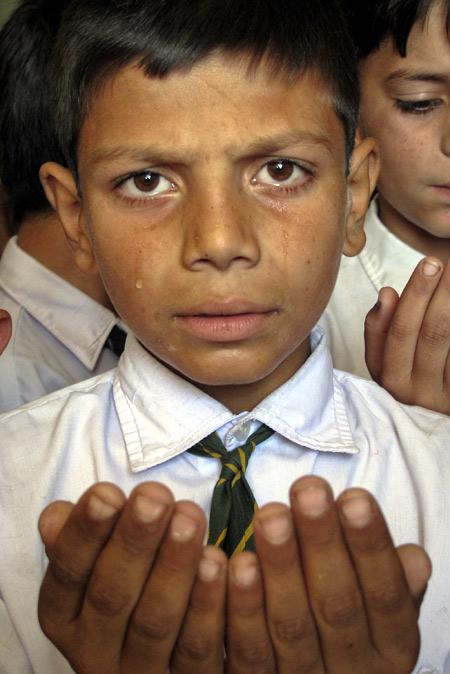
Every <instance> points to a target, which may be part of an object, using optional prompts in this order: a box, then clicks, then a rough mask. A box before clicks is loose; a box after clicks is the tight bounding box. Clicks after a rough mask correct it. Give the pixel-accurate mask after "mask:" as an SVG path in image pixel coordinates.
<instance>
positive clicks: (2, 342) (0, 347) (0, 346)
mask: <svg viewBox="0 0 450 674" xmlns="http://www.w3.org/2000/svg"><path fill="white" fill-rule="evenodd" d="M11 332H12V325H11V316H10V315H9V313H8V312H7V311H5V309H0V353H2V352H3V351H4V350H5V349H6V347H7V345H8V342H9V340H10V339H11Z"/></svg>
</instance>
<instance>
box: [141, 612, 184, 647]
mask: <svg viewBox="0 0 450 674" xmlns="http://www.w3.org/2000/svg"><path fill="white" fill-rule="evenodd" d="M174 624H175V621H174V620H173V619H171V618H170V617H169V616H165V617H164V619H163V618H162V617H161V616H158V615H156V614H155V613H153V614H147V615H145V616H143V615H140V616H135V618H134V619H133V620H132V622H131V625H130V629H131V630H132V632H133V634H134V635H135V636H137V637H138V638H139V639H142V640H145V641H155V642H163V641H166V640H167V639H168V638H169V636H170V635H171V633H172V629H173V628H172V625H174Z"/></svg>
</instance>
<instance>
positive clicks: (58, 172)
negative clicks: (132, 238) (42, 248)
mask: <svg viewBox="0 0 450 674" xmlns="http://www.w3.org/2000/svg"><path fill="white" fill-rule="evenodd" d="M39 177H40V179H41V183H42V187H43V188H44V191H45V194H46V196H47V199H48V200H49V202H50V204H51V205H52V206H53V208H54V209H55V211H56V212H57V214H58V217H59V219H60V221H61V224H62V226H63V228H64V231H65V233H66V237H67V240H68V242H69V245H70V247H71V248H72V251H73V255H74V260H75V263H76V265H77V267H78V268H79V269H80V270H81V271H82V272H84V273H85V274H94V273H97V267H96V263H95V258H94V255H93V251H92V246H91V243H90V240H89V237H88V235H87V233H86V231H85V229H84V227H83V225H82V222H81V218H80V213H81V208H80V206H81V202H80V197H79V194H78V189H77V185H76V183H75V180H74V177H73V175H72V173H71V171H69V169H67V168H65V167H64V166H61V165H60V164H56V163H55V162H47V163H45V164H43V165H42V166H41V169H40V171H39Z"/></svg>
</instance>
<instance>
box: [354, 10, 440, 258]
mask: <svg viewBox="0 0 450 674" xmlns="http://www.w3.org/2000/svg"><path fill="white" fill-rule="evenodd" d="M445 12H446V10H444V8H443V6H442V5H441V3H439V2H438V3H435V4H434V5H433V6H432V8H431V11H430V12H429V14H428V16H427V18H426V20H425V22H422V21H418V22H417V23H416V24H415V25H414V27H413V29H412V31H411V33H410V36H409V39H408V43H407V54H406V57H405V58H403V57H401V56H400V55H399V54H398V52H397V51H396V50H395V48H394V46H393V42H392V40H391V39H389V41H387V42H385V43H384V44H383V45H382V46H381V48H380V49H379V50H378V51H376V52H373V53H372V54H370V55H369V56H368V57H367V58H365V59H362V61H361V64H360V77H361V88H362V102H361V128H362V131H363V133H365V134H367V135H370V136H373V137H375V138H376V139H377V140H378V142H379V147H380V159H381V173H380V178H379V181H378V190H379V194H380V215H381V217H382V220H383V221H384V222H385V224H386V225H387V226H388V227H389V228H390V229H392V230H393V231H394V233H397V234H398V235H399V236H400V238H402V239H403V240H406V241H407V242H408V243H410V244H411V245H413V246H414V247H418V248H419V250H422V252H425V253H427V252H430V253H432V252H438V251H436V250H435V251H432V250H427V249H426V247H425V249H423V246H422V244H425V241H426V239H427V237H428V239H429V241H430V242H431V240H432V238H431V237H439V238H440V239H441V241H440V244H439V243H438V245H440V246H442V247H443V248H444V247H446V246H447V244H448V242H445V241H442V239H447V238H450V43H449V38H448V35H447V30H446V21H445V19H446V13H445ZM416 228H421V230H419V231H414V230H415V229H416ZM423 230H425V232H424V231H423ZM428 235H431V236H428Z"/></svg>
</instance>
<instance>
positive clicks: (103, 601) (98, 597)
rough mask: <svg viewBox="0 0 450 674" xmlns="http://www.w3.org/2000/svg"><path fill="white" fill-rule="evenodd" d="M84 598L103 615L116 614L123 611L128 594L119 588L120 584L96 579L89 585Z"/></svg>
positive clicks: (128, 599) (127, 600)
mask: <svg viewBox="0 0 450 674" xmlns="http://www.w3.org/2000/svg"><path fill="white" fill-rule="evenodd" d="M86 599H87V600H88V602H89V603H90V604H91V606H92V607H93V608H94V609H95V610H96V611H97V613H100V614H101V615H104V616H116V615H118V614H120V613H122V612H123V610H124V609H125V608H126V606H127V605H128V604H129V602H130V596H129V595H128V594H127V593H125V592H124V591H123V590H121V589H120V585H116V586H114V587H113V586H112V585H111V584H110V583H108V584H106V583H104V582H102V581H101V580H96V582H93V583H92V586H91V587H89V589H88V591H87V594H86Z"/></svg>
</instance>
